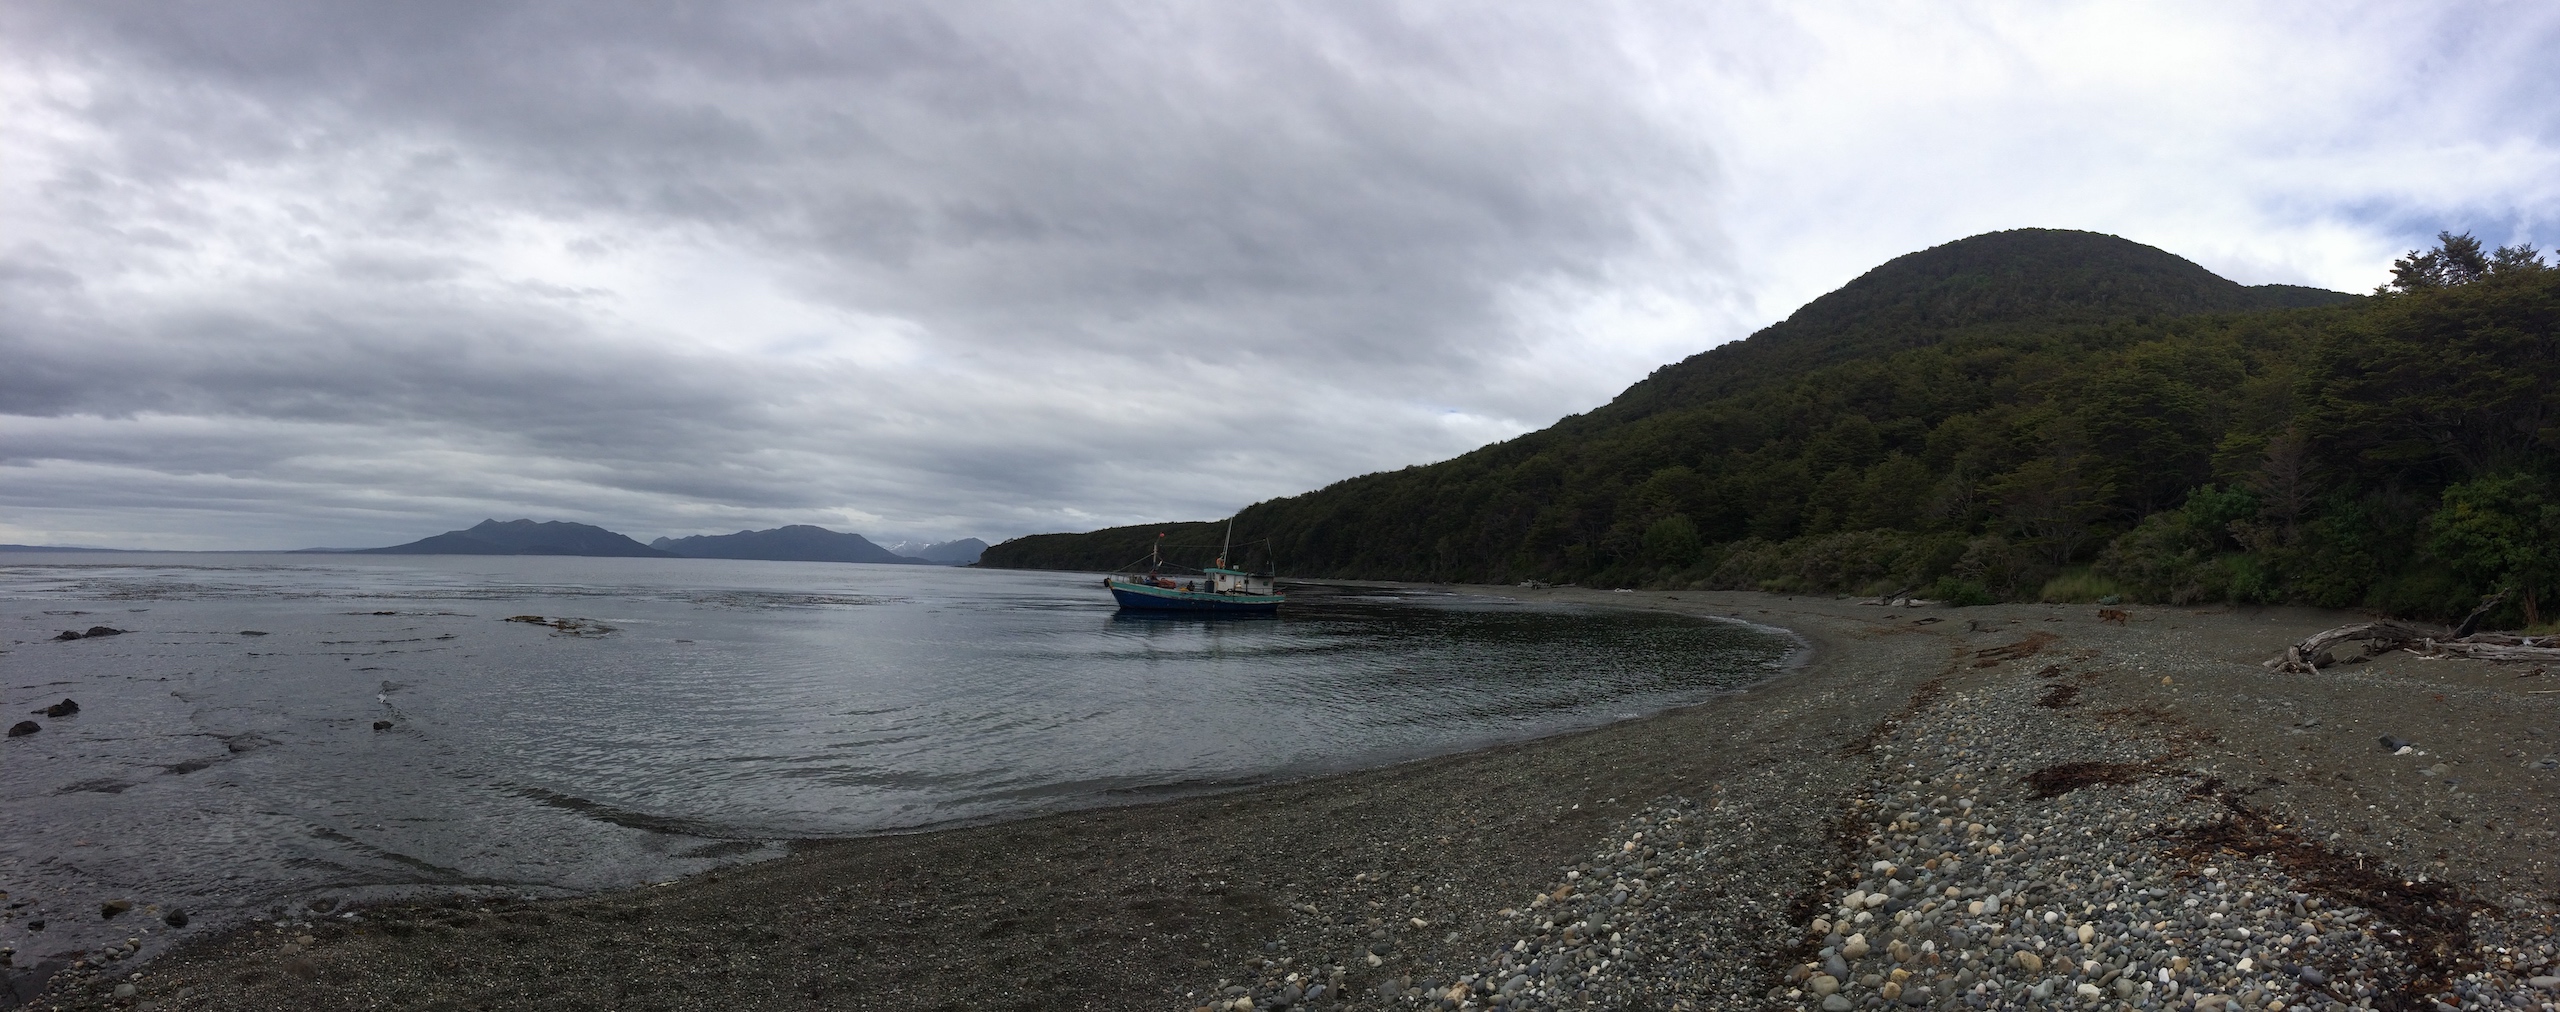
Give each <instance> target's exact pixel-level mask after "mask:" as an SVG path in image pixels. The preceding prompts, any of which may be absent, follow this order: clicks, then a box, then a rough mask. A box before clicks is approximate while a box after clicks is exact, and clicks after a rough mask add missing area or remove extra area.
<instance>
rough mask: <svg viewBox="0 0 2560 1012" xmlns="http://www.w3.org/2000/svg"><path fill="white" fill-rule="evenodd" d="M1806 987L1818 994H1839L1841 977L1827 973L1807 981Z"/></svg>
mask: <svg viewBox="0 0 2560 1012" xmlns="http://www.w3.org/2000/svg"><path fill="white" fill-rule="evenodd" d="M1805 988H1806V990H1809V991H1812V992H1813V993H1814V994H1815V995H1816V996H1822V995H1830V994H1837V993H1839V991H1840V978H1838V977H1834V976H1832V975H1830V974H1827V973H1826V974H1823V975H1821V976H1818V977H1815V978H1813V979H1812V980H1810V981H1806V982H1805Z"/></svg>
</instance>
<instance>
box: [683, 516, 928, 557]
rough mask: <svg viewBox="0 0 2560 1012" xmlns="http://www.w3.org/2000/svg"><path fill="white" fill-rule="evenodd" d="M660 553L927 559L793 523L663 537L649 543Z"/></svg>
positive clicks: (862, 539)
mask: <svg viewBox="0 0 2560 1012" xmlns="http://www.w3.org/2000/svg"><path fill="white" fill-rule="evenodd" d="M649 546H650V547H652V548H655V549H658V550H659V551H663V552H668V553H672V554H675V555H681V556H684V557H686V558H688V559H759V560H763V561H767V562H878V563H889V564H896V565H921V564H924V561H925V560H923V559H911V558H908V557H906V556H903V555H898V554H896V553H893V552H891V551H889V550H888V549H886V548H882V547H880V546H879V545H876V544H873V543H872V542H871V539H869V538H866V537H863V536H862V535H859V534H843V533H839V532H836V531H831V530H828V529H826V528H824V527H812V526H810V525H808V524H793V525H791V526H789V527H776V528H774V529H772V530H766V531H739V532H738V533H736V534H697V535H695V536H693V537H689V538H659V539H658V540H656V541H652V542H650V543H649Z"/></svg>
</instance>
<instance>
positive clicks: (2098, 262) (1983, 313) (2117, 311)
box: [1592, 228, 2356, 421]
mask: <svg viewBox="0 0 2560 1012" xmlns="http://www.w3.org/2000/svg"><path fill="white" fill-rule="evenodd" d="M2355 298H2356V297H2355V296H2352V295H2348V294H2346V293H2344V292H2329V291H2322V290H2320V289H2316V288H2304V287H2301V286H2298V285H2261V286H2258V287H2255V288H2252V287H2248V286H2245V285H2242V284H2240V283H2239V282H2236V281H2232V280H2230V279H2228V278H2224V277H2222V276H2220V275H2217V274H2215V273H2213V272H2212V271H2208V270H2206V269H2204V268H2203V267H2201V266H2198V265H2197V264H2196V263H2195V262H2194V261H2191V260H2188V259H2186V258H2184V257H2181V256H2178V255H2176V254H2174V253H2170V252H2168V251H2166V250H2162V249H2158V248H2156V247H2152V246H2145V245H2143V244H2141V243H2138V242H2134V241H2133V240H2131V239H2126V238H2123V237H2120V236H2112V235H2106V234H2103V233H2099V232H2080V231H2073V230H2069V229H2051V228H2020V229H2011V230H2009V231H2005V232H1988V233H1984V234H1982V235H1977V236H1972V237H1970V238H1965V239H1958V240H1956V241H1954V242H1950V243H1946V244H1943V245H1939V246H1932V247H1930V248H1928V249H1925V250H1921V251H1919V252H1917V253H1907V254H1904V255H1902V256H1899V257H1895V258H1893V259H1892V260H1888V261H1886V262H1884V263H1883V264H1882V265H1879V266H1877V267H1876V268H1875V269H1873V270H1870V271H1868V272H1866V273H1865V274H1861V275H1859V276H1858V277H1857V278H1856V279H1855V280H1852V281H1850V282H1849V283H1848V284H1846V285H1842V286H1841V287H1840V288H1839V290H1837V291H1834V292H1831V293H1830V294H1827V295H1824V296H1822V297H1821V298H1817V299H1815V300H1813V301H1812V302H1808V303H1806V304H1805V305H1804V307H1803V308H1801V309H1798V310H1796V311H1795V313H1794V315H1791V316H1789V317H1787V318H1786V319H1785V320H1782V321H1779V322H1778V323H1774V324H1771V325H1770V326H1768V327H1766V328H1764V329H1762V330H1761V331H1760V332H1759V333H1756V334H1753V335H1751V336H1750V337H1748V338H1745V339H1743V340H1740V341H1735V342H1733V343H1731V344H1726V345H1722V346H1719V347H1716V348H1712V349H1709V350H1707V351H1704V352H1701V353H1699V354H1696V355H1692V356H1690V357H1689V358H1687V359H1684V360H1682V361H1680V362H1676V363H1673V364H1671V365H1667V366H1664V367H1662V368H1660V369H1657V370H1655V371H1654V373H1653V375H1651V376H1648V377H1646V378H1645V379H1644V380H1642V381H1641V382H1638V383H1637V384H1636V385H1634V386H1632V387H1629V388H1627V390H1626V391H1625V392H1624V393H1621V394H1619V395H1618V397H1617V399H1616V400H1613V401H1611V402H1610V403H1609V404H1608V405H1607V406H1605V407H1603V408H1601V409H1599V410H1598V411H1595V412H1593V413H1592V414H1593V415H1595V416H1606V417H1608V418H1609V419H1611V420H1614V421H1628V420H1632V419H1634V418H1638V417H1642V416H1644V415H1649V414H1653V413H1655V412H1657V411H1663V410H1667V409H1671V408H1676V407H1679V406H1682V405H1686V404H1693V403H1697V402H1700V401H1703V400H1706V399H1710V398H1714V397H1720V396H1723V395H1726V394H1730V393H1734V392H1736V391H1738V390H1741V389H1744V388H1746V387H1749V386H1753V385H1757V384H1759V383H1763V382H1768V381H1771V380H1774V379H1781V378H1784V377H1788V376H1793V375H1798V374H1800V373H1802V372H1804V371H1805V370H1809V369H1817V368H1820V367H1822V366H1826V365H1831V364H1834V363H1837V362H1843V361H1847V360H1850V359H1856V358H1866V357H1871V356H1879V355H1889V354H1892V353H1894V352H1898V351H1903V350H1906V349H1910V348H1916V347H1922V346H1926V345H1930V344H1934V343H1936V342H1938V341H1940V340H1943V339H1945V338H1946V337H1947V336H1949V335H1950V334H1953V333H1955V332H1959V331H1969V330H1980V329H1995V328H2002V327H2020V326H2024V327H2034V328H2039V329H2049V328H2052V327H2055V326H2072V325H2084V324H2096V323H2105V322H2108V321H2111V320H2142V319H2150V318H2158V317H2170V316H2187V315H2192V314H2196V313H2212V312H2234V311H2241V310H2250V309H2279V308H2306V307H2312V306H2322V305H2336V304H2340V303H2344V302H2350V301H2353V300H2354V299H2355Z"/></svg>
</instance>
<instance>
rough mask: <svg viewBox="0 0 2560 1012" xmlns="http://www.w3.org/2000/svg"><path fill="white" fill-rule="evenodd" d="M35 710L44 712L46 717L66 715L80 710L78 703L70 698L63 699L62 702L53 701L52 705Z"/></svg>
mask: <svg viewBox="0 0 2560 1012" xmlns="http://www.w3.org/2000/svg"><path fill="white" fill-rule="evenodd" d="M36 712H38V713H41V714H44V715H45V716H47V717H68V716H71V715H72V714H75V713H78V712H80V704H79V703H77V702H74V701H72V700H69V699H65V700H63V701H62V702H59V703H55V704H53V705H52V706H48V707H45V708H44V709H42V710H38V711H36Z"/></svg>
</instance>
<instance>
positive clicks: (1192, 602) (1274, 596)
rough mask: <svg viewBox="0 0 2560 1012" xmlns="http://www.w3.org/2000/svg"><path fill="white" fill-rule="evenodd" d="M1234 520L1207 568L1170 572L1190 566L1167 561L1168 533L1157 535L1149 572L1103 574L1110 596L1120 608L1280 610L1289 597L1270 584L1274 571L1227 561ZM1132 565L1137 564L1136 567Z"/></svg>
mask: <svg viewBox="0 0 2560 1012" xmlns="http://www.w3.org/2000/svg"><path fill="white" fill-rule="evenodd" d="M1235 533H1236V525H1235V521H1233V520H1229V521H1227V539H1226V544H1225V545H1224V546H1223V547H1221V548H1219V549H1218V560H1217V561H1216V562H1214V563H1211V564H1210V565H1209V568H1207V569H1200V570H1192V571H1190V572H1189V573H1188V574H1184V573H1177V572H1172V571H1174V570H1182V569H1185V568H1187V567H1181V566H1174V565H1171V564H1169V563H1167V562H1165V561H1164V535H1162V534H1158V535H1156V544H1155V546H1154V547H1153V548H1151V549H1149V550H1148V552H1147V571H1146V572H1145V573H1136V572H1128V573H1113V574H1111V575H1109V576H1106V577H1103V578H1102V585H1103V586H1104V587H1107V588H1110V590H1111V596H1112V597H1113V598H1114V599H1117V600H1118V601H1119V602H1120V610H1122V611H1182V612H1215V613H1221V614H1238V615H1269V614H1274V613H1276V612H1278V611H1279V610H1280V602H1282V601H1284V600H1287V598H1285V597H1283V596H1282V595H1281V594H1279V593H1277V592H1275V591H1274V589H1273V588H1272V585H1271V584H1272V579H1273V574H1270V573H1259V574H1257V573H1250V572H1246V571H1245V570H1241V569H1232V568H1229V567H1228V566H1227V554H1228V553H1229V552H1230V551H1233V550H1234V548H1235ZM1133 568H1134V567H1133Z"/></svg>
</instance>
